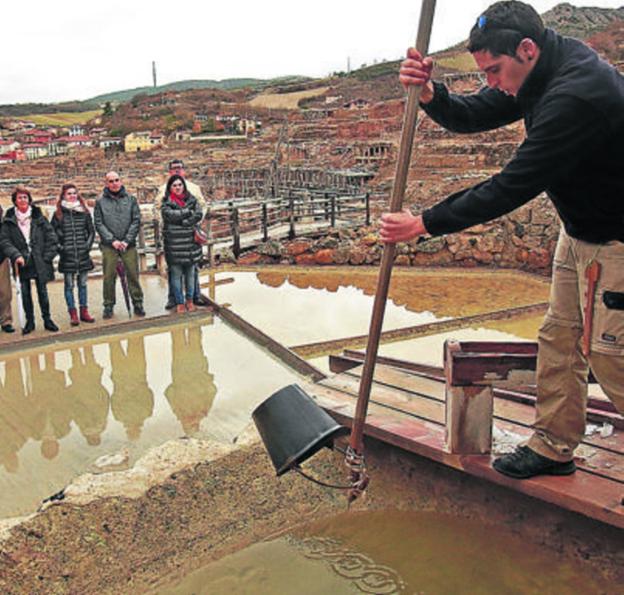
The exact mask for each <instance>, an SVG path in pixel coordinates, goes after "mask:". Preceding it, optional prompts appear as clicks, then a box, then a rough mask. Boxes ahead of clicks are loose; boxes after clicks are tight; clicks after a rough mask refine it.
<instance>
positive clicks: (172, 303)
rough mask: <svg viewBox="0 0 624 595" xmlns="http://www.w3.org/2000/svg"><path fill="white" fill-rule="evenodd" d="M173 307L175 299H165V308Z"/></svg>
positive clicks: (170, 308)
mask: <svg viewBox="0 0 624 595" xmlns="http://www.w3.org/2000/svg"><path fill="white" fill-rule="evenodd" d="M175 307H176V303H175V300H167V303H166V304H165V310H173V309H174V308H175Z"/></svg>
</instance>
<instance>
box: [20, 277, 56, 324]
mask: <svg viewBox="0 0 624 595" xmlns="http://www.w3.org/2000/svg"><path fill="white" fill-rule="evenodd" d="M31 281H34V282H35V285H36V286H37V298H39V308H41V318H43V320H44V321H45V320H50V300H49V298H48V287H47V284H46V283H45V282H44V281H39V279H37V278H35V279H22V278H20V285H21V287H22V305H23V306H24V314H26V320H27V321H34V320H35V306H34V304H33V299H32V290H31V284H30V282H31Z"/></svg>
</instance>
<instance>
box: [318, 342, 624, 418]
mask: <svg viewBox="0 0 624 595" xmlns="http://www.w3.org/2000/svg"><path fill="white" fill-rule="evenodd" d="M364 356H365V353H364V352H362V351H355V350H352V349H345V350H344V352H343V354H342V355H341V356H331V355H330V356H329V358H330V369H331V361H332V358H339V360H340V363H337V364H336V366H337V367H338V366H342V367H344V371H347V370H350V369H351V368H354V367H356V366H357V365H358V363H362V362H363V361H364ZM377 363H378V364H387V365H389V366H392V367H393V368H399V369H401V370H407V371H411V372H414V373H416V374H418V375H419V376H422V377H425V378H431V379H432V380H441V381H442V382H444V380H445V377H444V369H443V368H442V367H440V366H428V365H426V364H419V363H417V362H411V361H408V360H403V359H397V358H393V357H384V356H379V355H378V356H377ZM332 371H334V370H332ZM341 371H343V370H338V369H336V370H335V372H336V373H339V372H341ZM591 381H593V382H595V379H594V378H593V377H590V382H591ZM535 395H536V387H535V386H518V387H514V389H509V388H500V387H495V388H494V396H498V397H501V398H506V399H509V400H511V401H518V402H520V403H531V404H535V401H536V397H535ZM587 406H588V408H589V409H588V418H589V419H595V420H596V421H600V418H599V417H595V416H596V415H599V412H600V411H604V412H606V413H609V415H607V416H605V418H604V419H603V420H602V421H608V422H609V423H612V424H613V425H614V426H615V427H617V428H619V429H622V430H624V417H622V416H621V415H619V414H618V411H617V409H616V408H615V405H614V404H613V403H612V402H611V401H609V400H608V399H606V398H602V397H599V396H589V397H588V400H587ZM594 409H595V410H596V411H592V410H594Z"/></svg>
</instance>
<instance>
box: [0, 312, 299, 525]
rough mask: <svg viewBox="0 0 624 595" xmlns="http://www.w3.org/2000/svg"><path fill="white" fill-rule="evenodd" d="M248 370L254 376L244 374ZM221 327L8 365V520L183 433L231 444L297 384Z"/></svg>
mask: <svg viewBox="0 0 624 595" xmlns="http://www.w3.org/2000/svg"><path fill="white" fill-rule="evenodd" d="M241 370H244V371H245V373H244V374H241ZM297 378H298V377H297V376H296V375H295V374H294V373H292V372H291V371H290V370H289V369H287V368H286V367H285V366H282V365H280V364H279V363H278V362H277V361H276V360H274V359H273V358H271V357H269V356H268V355H267V354H266V353H265V352H264V351H262V350H261V349H259V348H258V347H257V346H255V345H254V344H253V343H251V342H249V341H248V340H246V339H245V338H244V337H242V336H241V335H239V334H237V333H236V332H234V331H233V330H232V329H230V328H229V327H228V326H226V325H225V324H224V323H222V322H221V321H220V320H215V321H214V323H213V324H209V325H205V326H189V327H186V326H177V327H172V328H171V329H169V330H166V331H164V332H163V331H162V329H159V330H158V332H154V333H152V334H140V333H136V334H131V335H128V336H126V337H125V338H119V339H116V340H112V341H108V342H103V343H95V344H92V345H83V346H81V347H75V348H72V349H62V350H57V351H51V350H50V351H45V352H40V351H37V353H31V354H25V355H21V356H16V357H11V358H6V359H4V360H3V361H1V362H0V380H1V384H0V437H1V439H0V493H1V494H2V497H1V498H0V516H1V517H9V516H17V515H22V514H26V513H30V512H33V511H34V510H35V509H36V508H37V506H38V504H39V503H40V502H41V500H42V499H43V498H46V497H48V496H50V495H51V494H54V493H56V492H58V491H59V490H61V489H62V488H63V487H64V486H66V485H67V484H68V483H69V482H70V481H71V479H72V478H73V477H75V476H76V475H78V474H81V473H84V472H86V471H91V472H96V473H97V472H103V471H109V470H119V469H125V468H128V467H130V466H132V465H133V464H134V462H135V461H136V459H137V458H139V457H140V456H141V455H142V454H143V453H144V452H145V451H146V450H147V449H148V448H151V447H153V446H155V445H158V444H162V443H163V442H165V441H166V440H169V439H171V438H178V437H180V436H185V435H186V436H194V435H197V436H206V437H210V438H214V439H217V440H220V441H227V442H231V441H232V440H233V439H234V438H235V437H236V436H237V435H238V434H239V433H240V432H241V431H242V429H243V428H244V427H245V426H246V425H247V423H248V422H249V417H250V412H251V411H252V410H253V408H254V407H255V406H256V405H257V404H258V403H259V402H261V401H262V400H264V399H265V398H266V397H268V396H269V395H270V394H271V393H273V392H274V391H275V390H277V389H279V388H281V387H283V386H284V385H286V384H290V383H292V382H295V381H296V380H297Z"/></svg>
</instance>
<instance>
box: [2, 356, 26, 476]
mask: <svg viewBox="0 0 624 595" xmlns="http://www.w3.org/2000/svg"><path fill="white" fill-rule="evenodd" d="M24 388H25V387H24V383H23V381H22V369H21V366H20V360H19V359H14V360H10V361H8V362H7V363H6V365H5V367H4V382H3V383H2V386H1V388H0V463H2V465H3V466H4V468H5V469H6V470H7V471H8V472H9V473H15V472H16V471H17V469H18V467H19V463H18V458H17V453H18V451H19V450H20V449H21V448H22V446H24V444H25V443H26V440H28V438H29V436H31V435H32V428H31V427H30V425H31V423H32V420H28V419H27V416H28V415H29V414H30V413H31V412H32V411H33V408H32V404H31V403H30V399H29V397H27V396H26V392H25V390H24Z"/></svg>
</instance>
